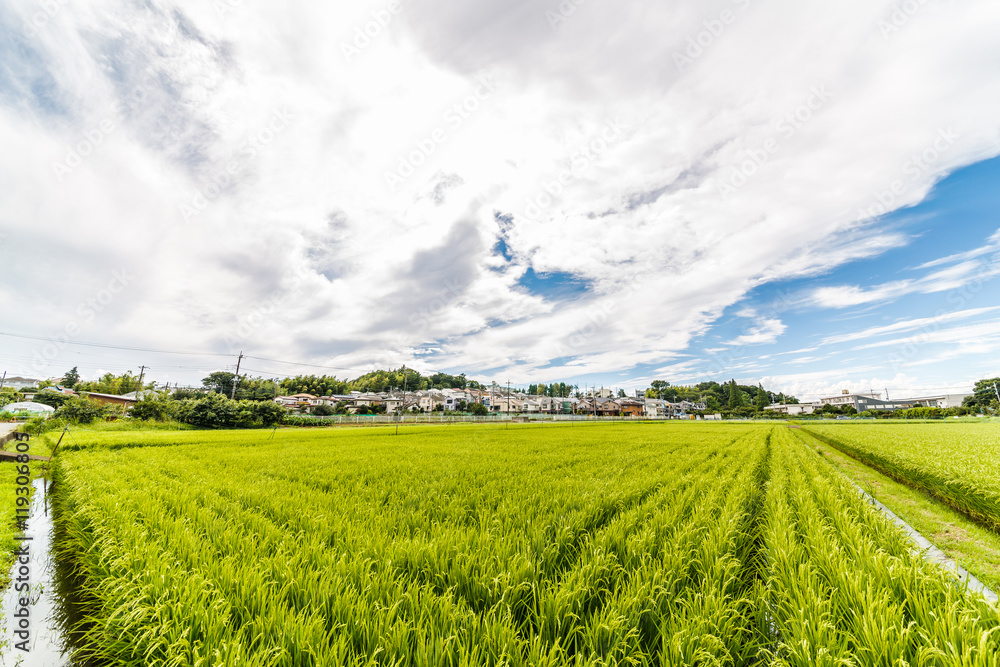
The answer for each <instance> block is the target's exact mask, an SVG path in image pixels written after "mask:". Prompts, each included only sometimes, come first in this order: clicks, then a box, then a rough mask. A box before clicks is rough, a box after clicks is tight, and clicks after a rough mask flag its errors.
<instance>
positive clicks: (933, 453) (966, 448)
mask: <svg viewBox="0 0 1000 667" xmlns="http://www.w3.org/2000/svg"><path fill="white" fill-rule="evenodd" d="M805 430H806V431H808V432H809V433H810V434H812V435H814V436H816V437H819V438H820V439H822V440H824V441H825V442H827V443H828V444H830V445H831V446H833V447H836V448H837V449H840V450H841V451H843V452H844V453H846V454H848V455H850V456H852V457H854V458H856V459H858V460H860V461H862V462H863V463H865V464H867V465H870V466H872V467H874V468H876V469H878V470H880V471H882V472H883V473H885V474H887V475H889V476H890V477H893V478H895V479H896V480H898V481H900V482H903V483H905V484H909V485H910V486H913V487H915V488H918V489H921V490H923V491H925V492H927V493H929V494H931V495H933V496H935V497H936V498H938V499H940V500H942V501H944V502H946V503H948V504H949V505H951V506H952V507H954V508H955V509H957V510H958V511H960V512H963V513H964V514H966V515H968V516H969V517H971V518H972V519H975V520H976V521H979V522H981V523H983V524H985V525H986V526H988V527H990V528H993V529H994V530H998V529H1000V425H997V424H994V423H982V424H919V425H908V424H864V425H859V424H844V425H840V424H837V425H826V426H808V427H806V429H805Z"/></svg>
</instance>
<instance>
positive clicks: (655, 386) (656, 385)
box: [649, 380, 670, 400]
mask: <svg viewBox="0 0 1000 667" xmlns="http://www.w3.org/2000/svg"><path fill="white" fill-rule="evenodd" d="M669 386H670V383H669V382H667V381H665V380H653V381H652V382H650V383H649V388H650V389H651V390H652V391H653V395H652V396H650V398H659V399H661V400H662V399H665V398H666V393H667V387H669Z"/></svg>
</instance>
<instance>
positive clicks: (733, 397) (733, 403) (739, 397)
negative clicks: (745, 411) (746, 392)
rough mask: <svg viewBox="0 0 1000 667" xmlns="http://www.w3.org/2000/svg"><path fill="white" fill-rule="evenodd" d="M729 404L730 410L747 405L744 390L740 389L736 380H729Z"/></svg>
mask: <svg viewBox="0 0 1000 667" xmlns="http://www.w3.org/2000/svg"><path fill="white" fill-rule="evenodd" d="M728 399H729V404H728V406H727V407H728V408H729V409H730V410H735V409H736V408H742V407H744V406H745V405H746V403H745V402H744V400H743V392H742V391H741V390H740V388H739V386H737V384H736V380H730V381H729V396H728Z"/></svg>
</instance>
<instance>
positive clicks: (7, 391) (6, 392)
mask: <svg viewBox="0 0 1000 667" xmlns="http://www.w3.org/2000/svg"><path fill="white" fill-rule="evenodd" d="M50 393H51V392H50ZM23 400H24V394H22V393H21V392H19V391H18V390H17V389H14V388H13V387H4V388H3V389H0V406H4V405H10V404H11V403H17V402H18V401H23Z"/></svg>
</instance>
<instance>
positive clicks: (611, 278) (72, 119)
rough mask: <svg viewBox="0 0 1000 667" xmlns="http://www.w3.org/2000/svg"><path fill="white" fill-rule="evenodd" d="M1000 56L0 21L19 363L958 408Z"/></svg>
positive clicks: (734, 40) (990, 27)
mask: <svg viewBox="0 0 1000 667" xmlns="http://www.w3.org/2000/svg"><path fill="white" fill-rule="evenodd" d="M998 31H1000V4H998V3H997V2H995V1H993V0H966V1H964V2H957V1H952V0H926V1H924V0H912V1H911V2H909V3H898V2H896V0H893V1H886V0H863V1H862V0H845V1H843V2H837V3H831V2H825V3H819V2H791V1H785V2H774V1H771V2H768V1H766V0H721V1H705V0H700V1H698V2H695V1H694V0H691V1H684V2H677V1H675V2H664V3H649V2H633V1H630V2H607V1H606V0H563V2H561V3H560V2H557V1H556V0H550V1H544V0H502V1H501V0H484V1H482V2H477V3H469V2H459V1H458V0H393V1H391V2H389V1H383V0H378V1H376V2H351V3H346V2H338V3H303V2H295V1H289V2H283V3H265V2H259V1H257V0H201V1H200V2H194V1H193V0H191V1H186V0H181V1H174V2H169V1H165V0H145V1H144V2H138V1H135V2H121V1H118V2H114V1H103V0H90V1H86V0H45V1H44V2H42V1H36V0H0V197H2V202H3V205H2V206H0V263H2V266H3V271H2V272H0V285H2V291H0V312H2V313H3V316H2V322H0V331H2V332H3V334H4V335H2V336H0V366H2V368H3V369H5V370H7V371H8V374H12V375H27V376H31V377H44V376H53V375H61V374H62V373H63V372H64V371H65V370H66V369H68V368H69V367H70V366H74V365H75V366H78V367H79V368H80V370H81V373H82V374H83V375H84V376H85V377H92V376H94V375H97V374H99V373H101V372H104V371H114V372H121V371H124V370H126V369H133V370H135V371H138V368H139V366H140V365H145V366H147V367H148V368H149V370H147V371H146V373H147V377H153V378H154V379H157V380H159V381H161V382H166V381H171V382H180V383H181V384H197V383H198V381H199V380H200V378H201V377H203V376H204V374H205V373H206V371H210V370H214V369H220V368H231V367H232V366H233V365H234V364H235V361H236V360H235V355H236V354H238V353H239V352H240V351H242V352H243V353H244V354H246V355H248V357H249V358H248V359H245V360H244V362H243V368H244V369H248V372H251V373H254V374H261V375H266V376H275V375H277V376H284V375H289V374H291V375H294V374H297V373H311V372H315V373H323V372H327V373H330V374H336V375H338V376H340V377H353V376H356V375H359V374H361V373H363V372H365V371H367V370H370V369H372V368H376V367H389V366H393V367H395V366H399V365H401V364H404V363H405V364H407V365H408V366H413V367H416V368H419V369H421V370H442V371H447V372H462V371H464V372H466V373H467V374H468V375H469V376H470V377H472V378H476V379H479V380H484V381H491V380H496V381H498V382H506V381H507V380H510V381H511V382H513V383H528V382H552V381H568V382H575V383H578V384H580V385H584V384H596V385H599V386H600V385H604V386H615V387H623V388H626V389H631V388H633V387H645V386H647V384H648V382H649V381H650V380H652V379H666V380H669V381H671V382H673V383H685V382H697V381H702V380H708V379H715V380H720V381H721V380H728V379H729V378H736V379H739V380H741V381H747V382H758V381H762V382H763V383H764V385H765V386H767V387H769V388H774V389H776V390H784V391H788V392H792V393H795V394H796V395H797V396H799V397H800V398H811V397H814V396H816V395H820V394H825V393H829V392H839V390H840V389H841V388H851V389H855V390H864V391H866V392H867V391H869V390H874V391H876V392H885V391H886V390H888V391H889V392H890V393H891V394H893V395H894V396H895V397H897V398H898V397H900V396H901V395H902V394H908V395H909V394H913V393H925V394H926V393H939V392H941V391H946V390H961V389H968V388H969V387H971V384H972V382H973V381H974V380H975V379H977V378H981V377H985V376H987V375H996V374H998V371H1000V368H998V364H997V362H996V359H997V352H998V350H1000V290H998V289H997V287H998V285H1000V279H998V277H997V276H998V274H1000V216H998V215H997V211H998V210H1000V206H998V204H1000V188H998V187H997V183H998V182H1000V158H997V157H996V156H997V155H998V154H1000V40H997V39H996V35H997V34H998ZM10 334H14V335H10ZM95 344H96V345H95ZM97 345H106V346H112V347H99V346H97ZM115 348H133V349H115ZM181 353H184V354H181Z"/></svg>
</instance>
